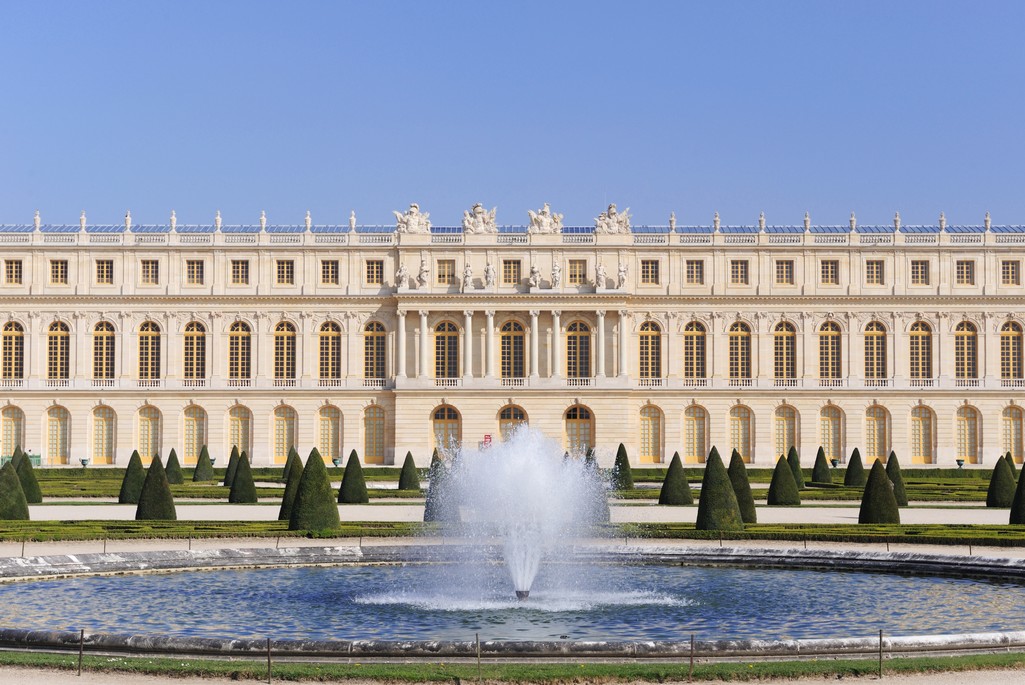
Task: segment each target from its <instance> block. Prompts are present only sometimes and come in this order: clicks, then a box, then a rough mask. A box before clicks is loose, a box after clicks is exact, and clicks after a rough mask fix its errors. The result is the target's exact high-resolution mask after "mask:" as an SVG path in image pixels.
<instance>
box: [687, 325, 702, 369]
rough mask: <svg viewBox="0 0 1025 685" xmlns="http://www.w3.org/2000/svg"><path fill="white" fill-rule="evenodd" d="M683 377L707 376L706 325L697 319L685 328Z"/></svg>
mask: <svg viewBox="0 0 1025 685" xmlns="http://www.w3.org/2000/svg"><path fill="white" fill-rule="evenodd" d="M683 377H684V378H704V377H705V327H704V326H702V325H701V324H700V323H698V322H697V321H691V322H690V323H688V324H687V325H686V326H684V328H683Z"/></svg>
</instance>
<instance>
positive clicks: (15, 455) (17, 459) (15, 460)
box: [11, 445, 25, 472]
mask: <svg viewBox="0 0 1025 685" xmlns="http://www.w3.org/2000/svg"><path fill="white" fill-rule="evenodd" d="M24 458H25V452H23V451H22V449H21V445H15V446H14V452H12V453H11V463H12V464H14V470H15V472H17V471H18V465H19V464H21V460H22V459H24Z"/></svg>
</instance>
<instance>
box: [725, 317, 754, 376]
mask: <svg viewBox="0 0 1025 685" xmlns="http://www.w3.org/2000/svg"><path fill="white" fill-rule="evenodd" d="M729 339H730V359H729V372H730V378H734V379H739V378H750V377H751V329H750V328H749V327H748V325H747V324H746V323H743V322H740V321H738V322H736V323H734V324H733V325H732V326H730V332H729Z"/></svg>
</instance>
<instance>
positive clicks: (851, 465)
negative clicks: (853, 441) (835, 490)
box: [843, 447, 868, 488]
mask: <svg viewBox="0 0 1025 685" xmlns="http://www.w3.org/2000/svg"><path fill="white" fill-rule="evenodd" d="M867 482H868V478H867V476H866V474H865V465H864V464H863V463H862V461H861V452H860V451H858V448H857V447H855V448H854V451H853V452H851V458H850V459H848V460H847V472H846V473H845V474H844V476H843V484H844V485H846V486H847V487H849V488H860V487H864V485H865V483H867Z"/></svg>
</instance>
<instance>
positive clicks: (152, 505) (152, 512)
mask: <svg viewBox="0 0 1025 685" xmlns="http://www.w3.org/2000/svg"><path fill="white" fill-rule="evenodd" d="M177 519H178V514H177V513H176V512H175V510H174V497H173V496H172V495H171V484H170V483H168V482H167V472H166V471H164V463H163V462H162V461H160V455H159V454H158V455H156V456H155V457H153V461H151V462H150V465H149V470H148V471H147V472H146V482H145V483H143V484H142V494H141V495H139V506H138V507H136V508H135V520H136V521H176V520H177Z"/></svg>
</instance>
